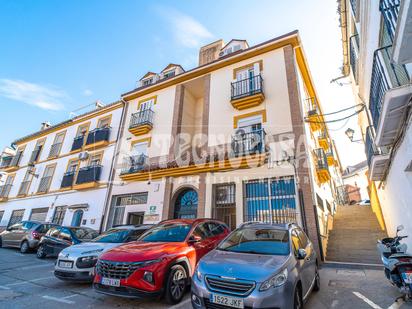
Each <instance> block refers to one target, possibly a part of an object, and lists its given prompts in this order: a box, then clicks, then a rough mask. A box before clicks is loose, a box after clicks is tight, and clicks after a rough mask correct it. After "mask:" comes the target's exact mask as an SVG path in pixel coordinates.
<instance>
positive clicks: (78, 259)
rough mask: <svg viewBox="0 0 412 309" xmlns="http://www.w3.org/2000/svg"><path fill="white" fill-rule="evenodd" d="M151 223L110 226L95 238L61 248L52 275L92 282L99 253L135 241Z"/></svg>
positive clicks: (63, 278)
mask: <svg viewBox="0 0 412 309" xmlns="http://www.w3.org/2000/svg"><path fill="white" fill-rule="evenodd" d="M151 227H152V225H149V224H144V225H125V226H118V227H115V228H112V229H110V230H108V231H106V232H104V233H103V234H101V235H99V236H98V237H96V238H95V239H93V240H91V241H89V242H84V243H81V244H78V245H73V246H70V247H68V248H66V249H64V250H62V251H61V252H60V254H59V256H58V257H57V261H56V265H55V267H54V275H55V276H56V277H57V278H59V279H61V280H66V281H79V282H92V281H93V278H94V267H95V265H96V262H97V259H98V257H99V255H100V254H102V253H103V252H106V251H108V250H110V249H112V248H114V247H117V246H119V245H121V244H123V243H127V242H131V241H136V240H137V239H138V238H139V237H140V235H142V234H143V233H144V232H146V231H147V230H148V229H149V228H151Z"/></svg>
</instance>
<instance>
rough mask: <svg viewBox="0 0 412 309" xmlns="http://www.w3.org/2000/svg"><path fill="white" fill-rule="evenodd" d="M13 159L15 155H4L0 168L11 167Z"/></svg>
mask: <svg viewBox="0 0 412 309" xmlns="http://www.w3.org/2000/svg"><path fill="white" fill-rule="evenodd" d="M12 160H13V156H8V157H3V158H2V159H1V162H0V168H5V167H9V166H10V164H11V161H12Z"/></svg>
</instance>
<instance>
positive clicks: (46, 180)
mask: <svg viewBox="0 0 412 309" xmlns="http://www.w3.org/2000/svg"><path fill="white" fill-rule="evenodd" d="M51 180H52V177H51V176H47V177H43V178H42V179H40V184H39V188H38V189H37V192H38V193H46V192H47V191H48V190H49V188H50V183H51Z"/></svg>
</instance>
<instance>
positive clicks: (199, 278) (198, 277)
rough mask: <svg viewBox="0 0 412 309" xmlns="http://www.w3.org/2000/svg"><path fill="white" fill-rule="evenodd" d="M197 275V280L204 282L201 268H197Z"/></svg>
mask: <svg viewBox="0 0 412 309" xmlns="http://www.w3.org/2000/svg"><path fill="white" fill-rule="evenodd" d="M195 274H196V278H197V280H199V281H202V277H203V276H202V273H201V272H200V270H199V267H198V268H196V271H195Z"/></svg>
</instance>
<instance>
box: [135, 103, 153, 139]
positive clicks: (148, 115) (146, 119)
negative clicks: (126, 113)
mask: <svg viewBox="0 0 412 309" xmlns="http://www.w3.org/2000/svg"><path fill="white" fill-rule="evenodd" d="M153 117H154V111H153V110H151V109H146V110H141V111H138V112H137V113H134V114H132V117H131V119H130V125H129V132H130V133H132V134H133V135H135V136H139V135H143V134H147V133H149V132H150V130H152V128H153Z"/></svg>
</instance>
